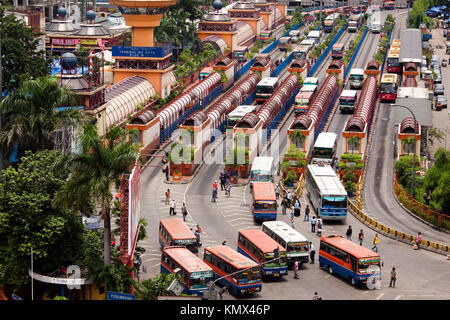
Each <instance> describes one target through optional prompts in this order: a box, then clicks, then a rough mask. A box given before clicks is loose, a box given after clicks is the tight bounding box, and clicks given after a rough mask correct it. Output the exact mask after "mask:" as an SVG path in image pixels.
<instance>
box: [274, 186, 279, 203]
mask: <svg viewBox="0 0 450 320" xmlns="http://www.w3.org/2000/svg"><path fill="white" fill-rule="evenodd" d="M275 195H276V197H277V200H278V199H279V198H280V186H279V185H278V184H277V186H276V187H275Z"/></svg>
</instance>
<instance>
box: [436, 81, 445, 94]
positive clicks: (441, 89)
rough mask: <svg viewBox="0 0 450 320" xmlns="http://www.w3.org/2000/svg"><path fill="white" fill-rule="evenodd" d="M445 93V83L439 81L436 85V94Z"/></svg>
mask: <svg viewBox="0 0 450 320" xmlns="http://www.w3.org/2000/svg"><path fill="white" fill-rule="evenodd" d="M443 94H444V85H443V84H442V83H438V84H436V85H435V86H434V95H435V96H439V95H443Z"/></svg>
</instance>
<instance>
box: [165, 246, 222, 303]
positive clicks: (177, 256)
mask: <svg viewBox="0 0 450 320" xmlns="http://www.w3.org/2000/svg"><path fill="white" fill-rule="evenodd" d="M176 269H179V271H177V272H176V273H177V274H178V275H179V276H180V277H179V280H180V282H181V283H182V284H183V286H184V290H183V293H186V294H191V295H197V296H201V295H203V293H204V292H205V291H207V290H208V283H209V282H210V281H214V272H213V269H212V268H211V267H210V266H208V265H207V264H206V263H205V262H203V261H202V259H200V258H199V257H197V256H196V255H195V254H193V253H192V252H191V251H189V250H188V249H186V248H185V247H180V246H174V247H167V248H164V249H163V251H162V254H161V273H175V270H176Z"/></svg>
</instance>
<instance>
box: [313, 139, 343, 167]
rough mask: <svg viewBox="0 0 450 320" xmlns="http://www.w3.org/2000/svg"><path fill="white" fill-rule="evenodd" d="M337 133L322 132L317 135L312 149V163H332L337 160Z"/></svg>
mask: <svg viewBox="0 0 450 320" xmlns="http://www.w3.org/2000/svg"><path fill="white" fill-rule="evenodd" d="M336 146H337V134H336V133H334V132H321V133H319V135H318V136H317V139H316V142H315V143H314V147H313V151H312V160H311V161H312V163H319V162H320V163H326V164H329V165H331V164H332V163H333V162H334V161H335V160H336Z"/></svg>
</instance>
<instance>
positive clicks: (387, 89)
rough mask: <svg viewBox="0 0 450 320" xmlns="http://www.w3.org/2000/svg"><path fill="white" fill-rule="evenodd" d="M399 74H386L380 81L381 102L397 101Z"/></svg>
mask: <svg viewBox="0 0 450 320" xmlns="http://www.w3.org/2000/svg"><path fill="white" fill-rule="evenodd" d="M398 79H399V77H398V74H396V73H384V74H383V75H382V76H381V81H380V101H395V99H397V89H398Z"/></svg>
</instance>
